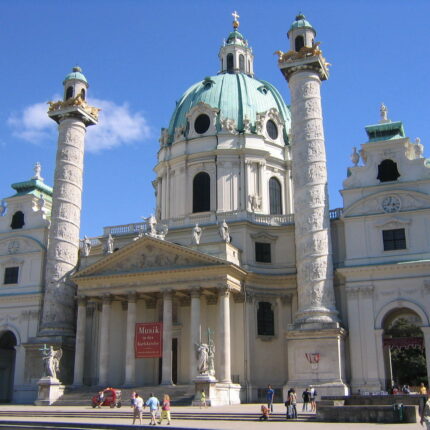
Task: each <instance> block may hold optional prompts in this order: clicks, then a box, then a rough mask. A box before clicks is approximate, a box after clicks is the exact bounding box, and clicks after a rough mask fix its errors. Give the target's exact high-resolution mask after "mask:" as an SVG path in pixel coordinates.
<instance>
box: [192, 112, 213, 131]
mask: <svg viewBox="0 0 430 430" xmlns="http://www.w3.org/2000/svg"><path fill="white" fill-rule="evenodd" d="M210 125H211V120H210V118H209V117H208V116H207V115H206V114H204V113H202V114H201V115H199V116H198V117H197V118H196V121H195V122H194V130H196V133H198V134H203V133H206V132H207V131H208V129H209V126H210Z"/></svg>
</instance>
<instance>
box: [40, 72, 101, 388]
mask: <svg viewBox="0 0 430 430" xmlns="http://www.w3.org/2000/svg"><path fill="white" fill-rule="evenodd" d="M63 85H64V98H63V100H60V101H58V102H55V103H54V102H49V105H50V107H49V111H48V115H49V117H50V118H52V119H53V120H54V121H55V122H57V123H58V146H57V157H56V166H55V176H54V193H53V198H52V213H51V226H50V229H49V242H48V250H47V260H46V268H45V290H44V298H43V308H42V318H41V323H40V328H39V333H38V336H37V338H35V340H34V341H33V343H38V342H39V343H49V344H51V345H52V344H56V345H60V346H62V348H63V352H64V355H63V359H62V361H61V366H62V373H61V377H62V382H64V383H67V382H68V381H69V380H71V378H72V374H71V371H72V369H73V362H74V357H73V352H74V336H75V307H76V306H75V292H76V291H75V286H74V285H73V283H72V282H71V281H70V276H71V275H73V273H74V271H75V269H76V265H77V263H78V251H79V228H80V218H81V202H82V179H83V167H84V162H83V161H84V144H85V134H86V128H87V127H88V126H90V125H93V124H97V118H98V111H99V109H97V108H94V107H91V106H89V105H88V104H87V102H86V92H87V89H88V82H87V80H86V78H85V76H84V75H83V74H82V70H81V69H80V68H79V67H74V68H73V71H72V73H69V74H68V75H67V76H66V78H65V80H64V82H63ZM78 376H79V375H78Z"/></svg>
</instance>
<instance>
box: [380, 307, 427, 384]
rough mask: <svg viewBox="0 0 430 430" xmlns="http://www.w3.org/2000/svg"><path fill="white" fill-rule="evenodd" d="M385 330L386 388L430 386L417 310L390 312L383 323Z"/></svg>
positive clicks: (400, 309)
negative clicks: (422, 384) (423, 384)
mask: <svg viewBox="0 0 430 430" xmlns="http://www.w3.org/2000/svg"><path fill="white" fill-rule="evenodd" d="M381 325H382V329H383V348H384V364H385V375H386V388H387V389H391V388H393V387H394V386H397V388H399V389H401V388H402V386H404V385H409V386H418V385H419V384H420V383H421V382H424V383H425V384H426V385H427V384H428V375H427V363H426V353H425V346H426V345H425V342H424V336H423V332H422V330H421V327H422V326H423V325H424V321H423V320H422V318H421V316H420V315H419V314H418V313H417V312H415V310H413V309H411V308H409V307H398V308H394V309H391V310H390V311H388V312H387V313H386V314H385V316H384V317H383V319H382V321H381Z"/></svg>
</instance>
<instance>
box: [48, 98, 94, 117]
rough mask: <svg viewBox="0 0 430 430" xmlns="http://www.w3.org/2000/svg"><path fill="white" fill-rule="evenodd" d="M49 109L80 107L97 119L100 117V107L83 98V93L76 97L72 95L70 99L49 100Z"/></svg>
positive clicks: (52, 110) (53, 110)
mask: <svg viewBox="0 0 430 430" xmlns="http://www.w3.org/2000/svg"><path fill="white" fill-rule="evenodd" d="M48 105H49V109H48V112H55V111H58V110H62V109H67V108H69V107H80V108H82V109H83V110H84V111H85V112H86V113H87V114H89V115H91V116H92V117H93V118H95V119H96V120H97V119H98V117H99V112H100V111H101V109H100V108H96V107H94V106H90V105H89V104H88V103H87V102H86V101H85V100H84V99H83V98H82V95H81V94H78V95H77V96H76V97H71V98H70V99H68V100H65V101H63V100H59V101H57V102H52V101H49V102H48Z"/></svg>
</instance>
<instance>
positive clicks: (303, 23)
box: [288, 13, 315, 33]
mask: <svg viewBox="0 0 430 430" xmlns="http://www.w3.org/2000/svg"><path fill="white" fill-rule="evenodd" d="M296 28H310V29H312V30H313V31H314V32H315V29H314V28H313V27H312V25H311V23H310V22H309V21H307V20H306V17H305V16H304V15H303V14H301V13H299V14H298V15H297V16H296V20H295V21H294V22H293V23H292V24H291V27H290V29H289V31H288V33H289V32H290V31H291V30H295V29H296Z"/></svg>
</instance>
